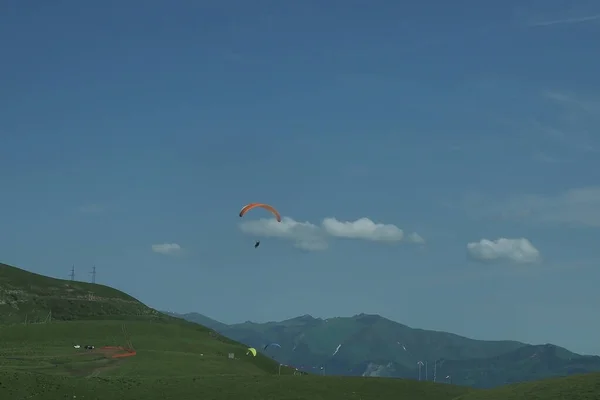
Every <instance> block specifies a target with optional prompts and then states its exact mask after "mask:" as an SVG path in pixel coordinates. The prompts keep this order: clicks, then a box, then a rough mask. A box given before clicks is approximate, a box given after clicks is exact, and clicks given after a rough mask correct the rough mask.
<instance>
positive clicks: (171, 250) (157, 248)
mask: <svg viewBox="0 0 600 400" xmlns="http://www.w3.org/2000/svg"><path fill="white" fill-rule="evenodd" d="M181 250H182V249H181V246H179V245H178V244H177V243H162V244H153V245H152V251H153V252H155V253H159V254H164V255H167V256H174V255H177V254H180V253H181Z"/></svg>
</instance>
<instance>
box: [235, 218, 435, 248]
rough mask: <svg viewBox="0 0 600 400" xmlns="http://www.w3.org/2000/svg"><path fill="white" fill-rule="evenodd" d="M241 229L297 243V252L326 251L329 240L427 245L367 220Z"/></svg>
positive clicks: (256, 224)
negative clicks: (302, 250) (407, 242)
mask: <svg viewBox="0 0 600 400" xmlns="http://www.w3.org/2000/svg"><path fill="white" fill-rule="evenodd" d="M240 229H241V231H242V232H244V233H246V234H252V235H256V236H265V237H279V238H283V239H287V240H291V241H293V242H294V245H295V246H296V247H298V248H301V249H304V250H309V251H317V250H325V249H327V248H328V247H329V246H328V243H327V238H328V237H337V238H347V239H362V240H369V241H382V242H399V241H402V240H404V239H406V240H408V241H409V242H411V243H419V244H422V243H424V242H425V241H424V239H423V238H422V237H421V236H420V235H419V234H417V233H411V234H409V235H408V236H407V237H406V238H405V235H404V232H403V231H402V229H400V228H398V227H397V226H395V225H391V224H381V223H375V222H373V221H371V220H370V219H368V218H360V219H358V220H356V221H338V220H337V219H336V218H325V219H324V220H323V221H322V223H321V226H318V225H316V224H313V223H311V222H298V221H295V220H294V219H292V218H289V217H284V218H283V219H282V221H281V222H277V221H275V220H274V219H260V220H252V221H244V222H242V223H241V224H240Z"/></svg>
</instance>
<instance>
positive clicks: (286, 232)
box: [240, 217, 328, 251]
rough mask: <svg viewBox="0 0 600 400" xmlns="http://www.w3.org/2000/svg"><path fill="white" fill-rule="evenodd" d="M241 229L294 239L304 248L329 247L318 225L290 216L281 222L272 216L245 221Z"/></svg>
mask: <svg viewBox="0 0 600 400" xmlns="http://www.w3.org/2000/svg"><path fill="white" fill-rule="evenodd" d="M240 229H241V231H242V232H244V233H246V234H250V235H256V236H264V237H278V238H282V239H288V240H292V241H293V242H294V245H295V246H296V247H298V248H300V249H303V250H308V251H317V250H325V249H327V247H328V244H327V241H326V240H325V238H324V235H323V233H322V232H321V229H320V228H319V227H318V226H316V225H314V224H311V223H310V222H298V221H295V220H293V219H292V218H289V217H283V219H282V220H281V222H277V221H276V220H274V219H270V218H269V219H264V218H263V219H259V220H252V221H244V222H242V223H241V224H240Z"/></svg>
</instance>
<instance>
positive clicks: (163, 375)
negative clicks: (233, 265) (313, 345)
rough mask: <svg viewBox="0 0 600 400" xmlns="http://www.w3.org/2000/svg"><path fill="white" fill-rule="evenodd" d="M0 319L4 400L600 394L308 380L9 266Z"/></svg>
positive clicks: (112, 293)
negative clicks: (32, 316)
mask: <svg viewBox="0 0 600 400" xmlns="http://www.w3.org/2000/svg"><path fill="white" fill-rule="evenodd" d="M28 277H29V278H30V279H28ZM0 312H1V313H2V314H1V315H2V319H0V322H1V323H2V324H1V325H0V399H2V400H4V399H7V400H21V399H22V400H25V399H31V400H46V399H47V400H54V399H86V400H92V399H98V400H99V399H103V400H105V399H115V400H116V399H123V400H125V399H128V400H139V399H144V400H153V399H156V400H159V399H161V400H163V399H178V400H185V399H214V400H219V399H250V400H252V399H255V400H266V399H278V400H292V399H294V400H302V399H306V400H320V399H323V400H325V399H327V400H353V399H354V400H369V399H372V400H375V399H411V400H412V399H415V400H496V399H497V400H500V399H502V400H511V399H515V400H516V399H527V400H530V399H531V400H536V399H537V400H542V399H548V400H551V399H552V400H553V399H572V400H592V399H598V393H600V374H591V375H580V376H573V377H569V378H559V379H552V380H546V381H539V382H533V383H527V384H519V385H511V386H506V387H501V388H498V389H493V390H476V389H471V388H468V387H464V386H454V385H447V384H439V383H438V384H435V383H432V382H417V381H414V380H406V379H389V378H365V377H326V376H325V377H324V376H316V375H306V374H300V373H297V372H296V371H295V370H294V369H292V368H288V367H285V366H283V367H281V366H280V365H279V364H278V363H276V362H275V361H274V360H272V359H271V358H269V357H267V356H265V355H262V354H260V352H259V354H258V355H257V356H256V357H253V356H251V355H247V347H246V346H245V345H243V344H240V343H238V342H235V341H233V340H230V339H227V338H226V337H224V336H221V335H220V334H218V333H216V332H215V331H213V330H211V329H208V328H206V327H204V326H202V325H198V324H194V323H191V322H187V321H184V320H181V319H177V318H171V317H167V316H164V315H162V314H160V313H158V312H157V311H155V310H153V309H151V308H148V307H146V306H145V305H143V304H142V303H140V302H138V301H137V300H135V299H134V298H132V297H129V296H127V295H126V294H124V293H122V292H119V291H117V290H114V289H111V288H108V287H106V286H100V285H92V284H83V283H73V282H69V281H63V280H58V279H51V278H46V277H43V276H41V275H36V274H30V273H28V272H26V271H23V270H20V269H17V268H14V267H10V266H7V265H0ZM31 315H35V316H36V318H35V319H33V322H32V319H31V318H29V316H31ZM44 315H48V317H44V318H42V317H43V316H44ZM50 315H52V316H54V318H51V317H50ZM76 345H79V346H80V348H75V346H76ZM85 345H93V346H94V347H95V349H93V350H85V349H84V348H83V347H84V346H85ZM105 347H111V348H105ZM134 352H135V354H134ZM123 354H128V355H129V356H128V357H117V358H115V356H118V355H123ZM133 354H134V355H133ZM230 354H233V358H230V357H229V355H230Z"/></svg>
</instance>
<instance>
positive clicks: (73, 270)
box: [69, 265, 75, 281]
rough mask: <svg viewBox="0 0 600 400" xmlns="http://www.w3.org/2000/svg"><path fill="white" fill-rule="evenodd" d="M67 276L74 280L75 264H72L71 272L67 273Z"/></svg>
mask: <svg viewBox="0 0 600 400" xmlns="http://www.w3.org/2000/svg"><path fill="white" fill-rule="evenodd" d="M69 276H70V277H71V280H72V281H74V280H75V265H73V266H72V267H71V273H70V274H69Z"/></svg>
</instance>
